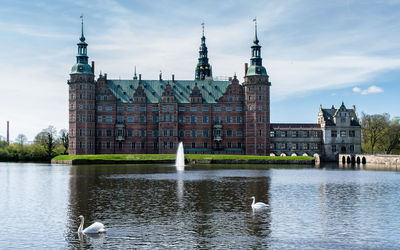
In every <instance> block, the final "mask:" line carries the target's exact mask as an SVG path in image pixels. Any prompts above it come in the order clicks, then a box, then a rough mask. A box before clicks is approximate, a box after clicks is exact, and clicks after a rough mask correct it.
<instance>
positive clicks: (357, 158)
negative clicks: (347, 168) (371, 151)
mask: <svg viewBox="0 0 400 250" xmlns="http://www.w3.org/2000/svg"><path fill="white" fill-rule="evenodd" d="M339 163H342V164H346V163H347V164H356V163H357V164H374V165H375V164H383V165H394V166H396V165H400V155H366V154H339Z"/></svg>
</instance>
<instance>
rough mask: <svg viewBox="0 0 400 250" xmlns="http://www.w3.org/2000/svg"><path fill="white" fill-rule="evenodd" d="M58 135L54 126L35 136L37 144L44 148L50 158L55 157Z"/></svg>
mask: <svg viewBox="0 0 400 250" xmlns="http://www.w3.org/2000/svg"><path fill="white" fill-rule="evenodd" d="M56 134H57V130H56V128H55V127H54V126H49V127H48V128H45V129H43V130H42V131H41V132H40V133H39V134H37V135H36V136H35V140H34V142H35V144H39V145H42V146H44V148H45V150H46V153H47V157H48V158H51V157H52V156H53V152H54V149H55V147H56V146H57V142H56Z"/></svg>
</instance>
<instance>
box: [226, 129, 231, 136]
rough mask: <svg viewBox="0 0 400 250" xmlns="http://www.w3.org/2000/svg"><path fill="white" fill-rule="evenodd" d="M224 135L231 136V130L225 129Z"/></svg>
mask: <svg viewBox="0 0 400 250" xmlns="http://www.w3.org/2000/svg"><path fill="white" fill-rule="evenodd" d="M226 136H228V137H231V136H232V130H230V129H228V130H227V131H226Z"/></svg>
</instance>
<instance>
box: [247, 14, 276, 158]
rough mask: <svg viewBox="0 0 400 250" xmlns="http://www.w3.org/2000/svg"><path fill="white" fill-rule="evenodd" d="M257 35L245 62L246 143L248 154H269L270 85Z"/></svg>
mask: <svg viewBox="0 0 400 250" xmlns="http://www.w3.org/2000/svg"><path fill="white" fill-rule="evenodd" d="M253 21H254V22H255V26H254V27H255V35H254V41H253V45H252V46H251V59H250V66H249V67H247V63H246V64H245V77H244V83H243V86H244V90H245V91H244V94H245V100H244V104H245V118H244V119H245V138H246V139H245V144H246V154H247V155H269V126H270V113H269V111H270V110H269V104H270V92H269V91H270V90H269V88H270V86H271V83H270V82H269V76H268V74H267V70H266V69H265V68H264V66H263V65H262V58H261V46H260V45H259V40H258V37H257V21H256V19H254V20H253Z"/></svg>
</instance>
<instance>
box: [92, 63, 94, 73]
mask: <svg viewBox="0 0 400 250" xmlns="http://www.w3.org/2000/svg"><path fill="white" fill-rule="evenodd" d="M92 73H93V74H94V61H92Z"/></svg>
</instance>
